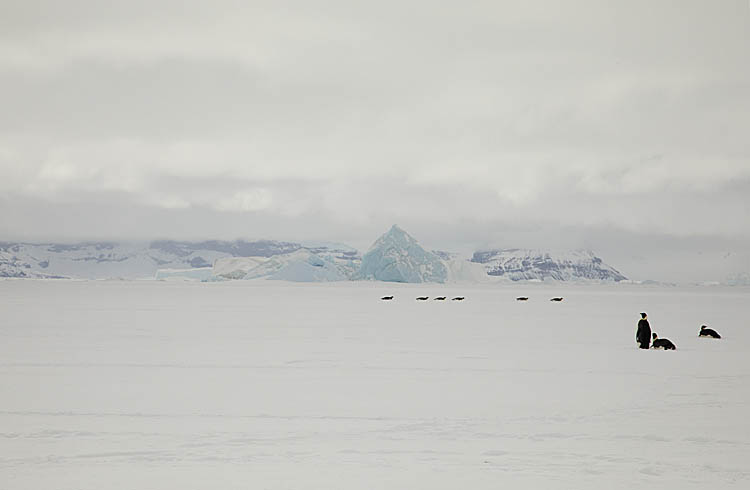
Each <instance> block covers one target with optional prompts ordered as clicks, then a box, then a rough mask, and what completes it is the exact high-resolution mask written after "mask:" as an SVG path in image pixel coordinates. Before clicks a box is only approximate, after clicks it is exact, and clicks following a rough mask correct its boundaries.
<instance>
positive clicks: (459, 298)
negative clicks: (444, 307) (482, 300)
mask: <svg viewBox="0 0 750 490" xmlns="http://www.w3.org/2000/svg"><path fill="white" fill-rule="evenodd" d="M465 299H466V297H464V296H456V297H455V298H452V299H451V301H463V300H465Z"/></svg>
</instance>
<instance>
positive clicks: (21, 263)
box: [0, 240, 359, 279]
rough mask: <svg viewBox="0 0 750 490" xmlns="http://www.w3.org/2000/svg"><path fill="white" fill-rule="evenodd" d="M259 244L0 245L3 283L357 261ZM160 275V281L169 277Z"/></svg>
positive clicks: (336, 252)
mask: <svg viewBox="0 0 750 490" xmlns="http://www.w3.org/2000/svg"><path fill="white" fill-rule="evenodd" d="M332 247H333V248H329V247H327V246H326V245H321V244H316V245H315V246H314V247H311V248H308V247H305V246H303V245H301V244H299V243H292V242H278V241H273V240H259V241H254V242H246V241H242V240H238V241H232V242H228V241H218V240H212V241H204V242H180V241H154V242H151V243H122V244H120V243H113V242H83V243H76V244H59V243H11V242H0V277H18V278H39V277H69V278H85V279H104V278H126V279H153V278H154V277H155V276H156V273H157V270H166V271H169V270H172V269H179V270H189V269H196V268H211V267H212V266H213V264H214V262H215V261H217V260H218V259H221V258H227V257H251V256H252V257H261V258H266V259H267V258H269V257H274V256H277V255H284V254H290V253H294V252H298V251H303V252H307V253H317V254H320V255H331V256H332V257H339V258H341V260H345V261H356V260H358V259H359V257H358V255H357V251H356V250H354V249H352V248H351V247H348V246H346V245H338V244H336V245H335V246H332ZM169 275H170V274H169V272H162V273H161V276H169Z"/></svg>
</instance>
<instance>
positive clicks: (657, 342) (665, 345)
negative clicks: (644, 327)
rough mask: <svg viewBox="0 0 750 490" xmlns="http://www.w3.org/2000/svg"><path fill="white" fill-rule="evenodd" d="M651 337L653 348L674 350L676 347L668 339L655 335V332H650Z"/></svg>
mask: <svg viewBox="0 0 750 490" xmlns="http://www.w3.org/2000/svg"><path fill="white" fill-rule="evenodd" d="M651 337H653V339H654V341H653V342H651V347H652V348H653V349H664V350H675V349H677V347H676V346H675V345H674V344H673V343H672V341H671V340H669V339H660V338H659V337H658V335H656V332H654V333H653V334H651Z"/></svg>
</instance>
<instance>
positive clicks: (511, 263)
mask: <svg viewBox="0 0 750 490" xmlns="http://www.w3.org/2000/svg"><path fill="white" fill-rule="evenodd" d="M472 261H473V262H476V263H480V264H483V265H484V267H485V269H486V271H487V274H489V275H491V276H502V277H505V278H508V279H511V280H513V281H522V280H526V281H527V280H539V281H544V280H548V279H553V280H556V281H581V280H590V281H622V280H625V279H627V278H626V277H625V276H623V275H622V274H620V273H619V272H618V271H617V270H615V269H614V268H612V267H610V266H608V265H607V264H605V263H604V262H602V259H600V258H599V257H597V256H595V255H594V254H593V252H590V251H587V250H576V251H571V252H561V253H551V252H547V251H542V250H524V249H518V248H511V249H502V250H490V251H486V252H475V253H474V256H473V257H472Z"/></svg>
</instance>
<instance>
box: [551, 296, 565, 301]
mask: <svg viewBox="0 0 750 490" xmlns="http://www.w3.org/2000/svg"><path fill="white" fill-rule="evenodd" d="M562 300H563V299H562V297H560V296H558V297H556V298H550V301H562Z"/></svg>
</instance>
